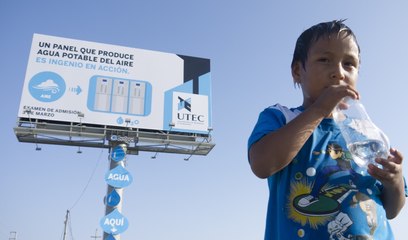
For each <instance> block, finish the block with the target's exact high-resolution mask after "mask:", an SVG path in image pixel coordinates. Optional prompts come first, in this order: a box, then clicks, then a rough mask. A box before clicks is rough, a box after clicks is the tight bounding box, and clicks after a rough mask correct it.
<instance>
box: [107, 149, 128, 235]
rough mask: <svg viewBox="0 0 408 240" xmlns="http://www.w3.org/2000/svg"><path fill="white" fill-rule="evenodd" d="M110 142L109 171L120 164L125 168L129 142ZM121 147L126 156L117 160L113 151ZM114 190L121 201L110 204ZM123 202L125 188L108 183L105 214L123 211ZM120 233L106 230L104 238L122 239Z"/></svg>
mask: <svg viewBox="0 0 408 240" xmlns="http://www.w3.org/2000/svg"><path fill="white" fill-rule="evenodd" d="M109 143H110V148H109V153H110V154H109V161H110V165H109V171H112V170H113V169H115V168H116V167H118V166H121V167H123V168H125V166H126V151H127V147H128V144H127V143H124V142H116V141H111V142H109ZM118 146H119V147H121V148H122V149H123V150H124V153H125V154H124V156H123V159H121V160H119V161H115V160H114V159H113V158H112V153H113V152H114V149H115V148H116V147H118ZM112 191H116V193H117V194H118V197H119V201H118V203H117V204H116V205H115V204H114V205H113V206H112V205H110V204H109V202H108V201H109V200H108V196H109V194H111V193H112ZM122 204H123V188H116V187H113V186H110V185H109V184H107V192H106V197H105V205H106V208H105V215H108V214H110V213H111V212H112V211H114V210H118V211H119V212H122ZM120 239H121V238H120V234H116V235H113V236H112V235H111V234H108V233H106V232H104V233H103V240H120Z"/></svg>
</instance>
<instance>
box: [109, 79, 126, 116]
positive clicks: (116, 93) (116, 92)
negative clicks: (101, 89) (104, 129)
mask: <svg viewBox="0 0 408 240" xmlns="http://www.w3.org/2000/svg"><path fill="white" fill-rule="evenodd" d="M128 96H129V81H124V80H115V81H114V82H113V91H112V112H115V113H127V108H128Z"/></svg>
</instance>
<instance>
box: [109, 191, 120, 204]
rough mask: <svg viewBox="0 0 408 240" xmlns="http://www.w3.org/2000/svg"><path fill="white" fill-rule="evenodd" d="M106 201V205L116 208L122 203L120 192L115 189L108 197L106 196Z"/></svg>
mask: <svg viewBox="0 0 408 240" xmlns="http://www.w3.org/2000/svg"><path fill="white" fill-rule="evenodd" d="M105 201H106V205H108V206H109V207H116V206H117V205H118V204H119V203H120V196H119V194H118V192H116V190H115V189H113V190H112V192H111V193H109V194H108V196H106V199H105Z"/></svg>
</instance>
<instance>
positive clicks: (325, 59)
mask: <svg viewBox="0 0 408 240" xmlns="http://www.w3.org/2000/svg"><path fill="white" fill-rule="evenodd" d="M317 61H318V62H322V63H328V62H329V59H328V58H319V59H317Z"/></svg>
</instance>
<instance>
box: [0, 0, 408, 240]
mask: <svg viewBox="0 0 408 240" xmlns="http://www.w3.org/2000/svg"><path fill="white" fill-rule="evenodd" d="M407 10H408V3H406V2H405V1H402V0H401V1H393V2H392V3H390V2H384V1H358V2H354V1H343V2H338V1H337V2H333V1H323V0H320V1H315V0H312V1H285V2H284V1H281V2H280V3H278V1H275V3H274V2H272V1H262V0H259V1H230V0H226V1H219V0H208V1H194V0H193V1H191V0H190V1H186V0H175V1H163V0H161V1H160V0H150V1H140V0H134V1H130V0H123V1H106V0H100V1H96V0H89V1H79V0H73V1H66V2H60V1H50V0H38V1H28V0H24V1H21V0H13V1H11V0H3V1H1V3H0V31H1V32H2V33H3V34H2V37H1V39H0V53H1V58H0V66H1V70H2V74H3V77H2V83H3V93H2V94H1V95H0V98H1V101H0V102H1V104H2V107H1V110H2V112H3V113H2V114H1V116H2V120H1V123H2V124H1V132H2V133H3V134H2V135H1V137H0V139H1V143H2V147H3V151H2V160H1V168H0V182H1V183H2V191H1V195H0V196H1V199H2V201H1V204H0V213H1V214H0V215H1V218H0V239H8V237H9V233H10V231H17V232H18V239H21V240H30V239H33V240H34V239H42V240H51V239H53V240H54V239H61V236H62V232H63V226H64V223H63V222H64V217H65V212H66V210H67V209H70V210H71V228H72V233H73V236H74V238H75V239H88V238H90V237H91V235H93V234H94V233H95V230H96V229H98V231H99V234H101V229H100V227H99V220H100V219H101V218H102V217H103V216H104V212H105V206H104V204H103V197H104V196H105V194H106V183H105V181H104V175H105V173H106V171H107V169H108V167H109V165H108V164H109V163H108V160H107V157H108V153H107V151H106V150H103V151H102V150H101V149H90V148H84V149H82V151H83V153H82V154H77V153H76V151H77V148H75V147H63V146H53V145H42V146H41V147H42V151H35V145H34V144H29V143H19V142H18V141H17V139H16V137H15V135H14V132H13V127H15V126H16V120H17V112H18V106H19V102H20V95H21V92H22V86H23V81H24V77H25V70H26V67H27V60H28V55H29V51H30V46H31V40H32V36H33V33H40V34H46V35H52V36H59V37H65V38H73V39H79V40H85V41H92V42H100V43H107V44H114V45H120V46H126V47H134V48H142V49H148V50H155V51H162V52H169V53H178V54H183V55H189V56H198V57H204V58H209V59H211V75H212V81H213V124H212V125H213V129H214V131H213V140H214V143H216V147H215V148H214V149H213V150H212V151H211V152H210V154H209V155H208V156H205V157H202V156H193V157H192V158H191V159H190V161H187V162H186V161H184V160H183V159H184V158H185V156H183V155H175V154H159V155H158V156H157V158H156V159H151V156H152V155H153V154H151V153H140V154H139V155H138V156H130V157H129V158H128V166H127V169H128V170H129V171H130V172H131V173H132V175H133V183H132V185H131V186H129V187H128V188H126V189H125V191H124V202H123V214H124V215H125V216H126V217H127V218H128V220H129V229H128V230H127V231H126V232H125V233H123V234H122V239H143V240H150V239H151V240H157V239H178V240H183V239H186V240H187V239H188V240H190V239H195V240H208V239H215V240H218V239H234V240H247V239H262V237H263V232H264V221H265V220H264V219H265V212H266V204H267V196H268V192H267V184H266V181H265V180H260V179H257V178H256V177H255V176H254V175H253V174H252V172H251V171H250V168H249V166H248V163H247V159H246V142H247V138H248V136H249V134H250V132H251V130H252V127H253V125H254V124H255V121H256V119H257V116H258V114H259V112H260V111H261V110H262V109H263V108H265V107H267V106H269V105H272V104H274V103H277V102H279V103H281V104H284V105H288V106H298V105H300V104H301V101H302V97H301V91H300V90H297V89H294V87H293V83H292V79H291V75H290V61H291V57H292V52H293V47H294V43H295V40H296V38H297V37H298V35H299V34H300V33H301V32H302V31H303V30H305V29H306V28H308V27H310V26H311V25H313V24H315V23H318V22H321V21H328V20H333V19H344V18H346V19H348V20H347V21H346V23H347V24H348V25H349V26H350V27H351V28H352V29H353V30H354V32H355V33H356V35H357V38H358V41H359V44H360V47H361V49H362V54H361V56H362V66H361V70H360V80H359V84H358V88H359V90H360V93H361V96H362V101H363V103H364V104H365V105H366V108H367V110H368V112H369V114H370V116H371V118H372V119H373V120H374V122H376V124H377V125H378V126H379V127H380V128H382V129H383V130H384V132H385V133H386V134H387V135H388V137H389V138H390V140H391V143H392V145H393V146H394V147H396V148H398V149H400V150H401V151H402V152H404V153H405V155H406V156H408V143H407V141H406V139H405V138H404V135H405V134H407V131H406V128H405V124H406V122H408V116H407V114H406V109H405V105H406V103H407V98H408V97H407V94H406V89H407V87H408V81H407V77H406V76H405V70H406V66H407V63H408V60H407V58H406V55H407V54H408V45H407V44H406V39H407V38H408V33H407V31H406V23H407V22H408V15H407V14H406V12H407ZM404 172H405V173H408V167H407V164H406V163H404ZM86 186H87V188H86V189H85V191H83V190H84V188H85V187H86ZM407 221H408V211H407V209H406V207H405V208H404V209H403V210H402V212H401V213H400V215H399V216H398V217H397V218H396V219H395V220H392V221H391V224H392V227H393V229H394V232H395V235H396V239H405V238H406V235H408V230H407V229H406V227H405V226H404V224H403V223H406V222H407Z"/></svg>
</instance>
